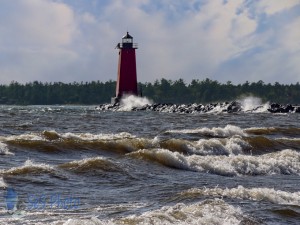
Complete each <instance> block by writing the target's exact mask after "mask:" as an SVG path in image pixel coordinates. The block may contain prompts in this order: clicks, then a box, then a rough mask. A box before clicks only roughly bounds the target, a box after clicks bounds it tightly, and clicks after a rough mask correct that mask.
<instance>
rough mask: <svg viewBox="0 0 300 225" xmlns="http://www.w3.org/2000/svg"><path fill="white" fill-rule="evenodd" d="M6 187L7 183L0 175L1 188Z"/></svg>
mask: <svg viewBox="0 0 300 225" xmlns="http://www.w3.org/2000/svg"><path fill="white" fill-rule="evenodd" d="M5 187H7V184H6V183H5V181H4V180H3V177H0V188H5Z"/></svg>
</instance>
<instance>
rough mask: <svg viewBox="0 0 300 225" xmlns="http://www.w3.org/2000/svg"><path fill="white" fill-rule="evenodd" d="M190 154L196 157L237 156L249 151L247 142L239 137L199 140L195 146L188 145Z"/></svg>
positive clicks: (249, 147)
mask: <svg viewBox="0 0 300 225" xmlns="http://www.w3.org/2000/svg"><path fill="white" fill-rule="evenodd" d="M188 146H189V148H190V153H194V154H197V155H231V154H234V155H238V154H243V150H249V149H251V146H250V145H249V144H248V142H246V141H244V140H243V139H242V138H241V137H240V136H234V137H231V138H226V139H217V138H211V139H208V140H207V139H200V140H199V141H198V142H196V143H195V144H189V145H188Z"/></svg>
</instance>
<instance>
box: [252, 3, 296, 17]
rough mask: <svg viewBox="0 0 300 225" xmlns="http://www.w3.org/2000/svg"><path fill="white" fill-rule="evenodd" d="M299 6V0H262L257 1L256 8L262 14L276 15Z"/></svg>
mask: <svg viewBox="0 0 300 225" xmlns="http://www.w3.org/2000/svg"><path fill="white" fill-rule="evenodd" d="M299 4H300V1H299V0H260V1H257V3H256V6H257V9H258V10H259V11H260V12H261V13H266V14H267V15H273V14H275V13H279V12H282V11H284V10H288V9H290V8H292V7H294V6H296V5H299Z"/></svg>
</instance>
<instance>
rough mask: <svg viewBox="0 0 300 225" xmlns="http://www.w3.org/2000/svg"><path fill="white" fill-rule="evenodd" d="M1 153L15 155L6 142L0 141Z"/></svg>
mask: <svg viewBox="0 0 300 225" xmlns="http://www.w3.org/2000/svg"><path fill="white" fill-rule="evenodd" d="M0 155H14V153H12V152H10V151H9V149H8V146H7V145H6V144H5V143H2V142H0Z"/></svg>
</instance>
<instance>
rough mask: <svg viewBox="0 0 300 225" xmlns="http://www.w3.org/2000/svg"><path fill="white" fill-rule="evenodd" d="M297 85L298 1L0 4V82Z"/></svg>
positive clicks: (39, 0)
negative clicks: (131, 76)
mask: <svg viewBox="0 0 300 225" xmlns="http://www.w3.org/2000/svg"><path fill="white" fill-rule="evenodd" d="M126 31H129V33H130V34H131V35H132V36H133V38H134V42H135V43H138V46H139V48H138V49H137V50H136V57H137V59H136V60H137V72H138V81H140V82H153V81H155V80H156V79H158V80H160V79H161V78H165V79H171V80H176V79H179V78H182V79H184V81H185V82H187V83H189V82H191V80H192V79H199V80H203V79H206V78H209V79H212V80H217V81H219V82H222V83H225V82H227V81H231V82H232V83H234V84H238V83H244V82H246V81H249V82H257V81H259V80H262V81H263V82H265V83H272V84H273V83H275V82H279V83H284V84H290V83H296V82H300V0H253V1H251V0H0V84H9V83H10V82H12V81H17V82H19V83H26V82H32V81H41V82H67V83H69V82H74V81H76V82H81V81H84V82H85V81H97V80H100V81H103V82H105V81H108V80H116V78H117V63H118V50H117V49H115V46H116V45H117V43H119V42H121V38H122V36H123V35H124V34H125V33H126Z"/></svg>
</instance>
